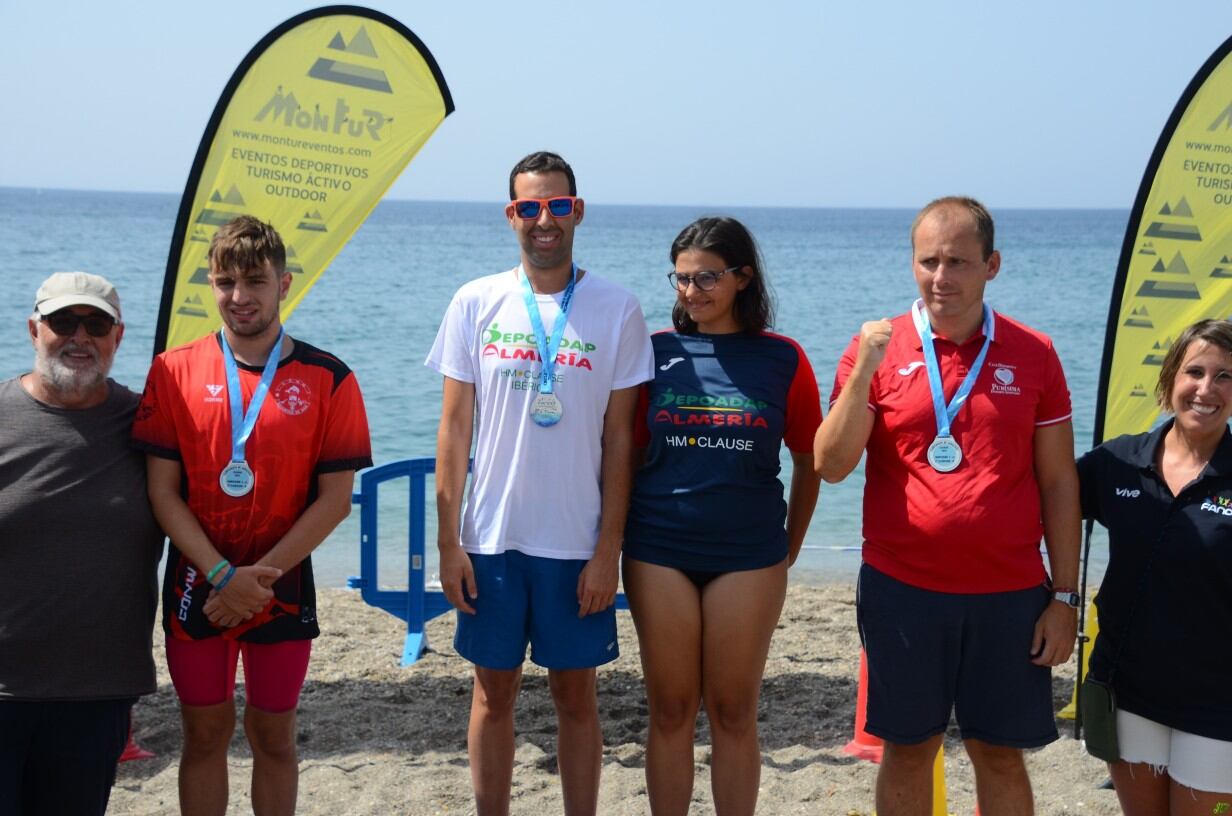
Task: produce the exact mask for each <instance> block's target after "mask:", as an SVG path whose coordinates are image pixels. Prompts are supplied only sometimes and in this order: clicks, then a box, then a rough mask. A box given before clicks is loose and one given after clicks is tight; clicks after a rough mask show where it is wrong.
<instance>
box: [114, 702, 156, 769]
mask: <svg viewBox="0 0 1232 816" xmlns="http://www.w3.org/2000/svg"><path fill="white" fill-rule="evenodd" d="M153 757H154V754H153V752H151V751H147V750H146V749H144V748H142V747H141V746H140V745H138V744H137V743H136V742H135V741H134V740H133V718H132V715H131V714H130V715H129V717H128V742H127V743H126V744H125V745H124V753H122V754H120V761H121V762H132V761H133V760H134V759H152V758H153Z"/></svg>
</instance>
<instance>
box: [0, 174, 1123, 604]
mask: <svg viewBox="0 0 1232 816" xmlns="http://www.w3.org/2000/svg"><path fill="white" fill-rule="evenodd" d="M587 203H588V205H589V206H588V207H587V209H586V221H585V222H584V223H583V224H582V225H581V226H580V227H579V228H578V231H577V234H576V238H575V244H574V255H575V258H576V260H577V261H578V263H579V265H580V266H582V267H584V268H586V269H588V270H591V271H593V272H595V273H597V274H600V275H603V276H605V277H607V278H610V279H611V280H614V281H616V282H618V283H621V284H623V285H624V286H626V287H628V288H629V289H631V290H632V291H633V292H635V293H636V294H637V296H638V298H639V299H640V301H641V304H642V309H643V311H644V312H645V314H646V319H647V322H648V324H649V325H650V327H651V329H659V328H667V327H669V326H670V325H671V320H670V314H671V307H672V302H673V299H674V297H675V296H674V293H673V291H672V290H671V289H670V288H669V285H668V283H667V280H666V273H667V271H668V270H669V269H670V268H671V265H670V262H669V258H668V250H669V247H670V246H671V242H672V240H673V238H675V236H676V235H677V233H678V232H679V231H680V230H681V229H682V228H683V227H684V226H685V225H686V224H688V223H689V222H691V221H692V220H693V219H695V218H697V217H699V216H702V215H730V216H733V217H735V218H738V219H740V220H741V221H743V222H744V223H745V224H746V225H748V227H749V228H750V229H751V230H752V232H753V233H754V235H755V236H756V237H757V240H758V242H759V243H760V246H761V250H762V253H763V255H764V258H765V263H766V270H767V278H768V280H769V281H770V283H771V286H772V288H773V289H774V292H775V295H776V301H777V317H776V320H775V329H776V330H777V331H779V332H781V333H783V334H786V335H789V336H791V337H793V338H795V339H796V340H797V341H798V342H799V343H800V344H801V345H802V346H803V347H804V349H805V351H806V352H807V354H808V356H809V359H810V361H811V362H812V365H813V369H814V371H815V372H816V375H817V381H818V383H819V385H820V387H821V392H822V395H823V402H824V401H826V400H827V399H828V395H829V393H830V390H831V386H832V383H833V379H834V370H835V365H836V363H837V361H838V358H839V356H840V355H841V353H842V351H843V349H844V348H845V347H846V345H847V343H848V342H849V341H850V339H851V337H852V336H853V335H854V334H855V333H856V332H858V330H859V328H860V325H861V323H863V322H864V321H866V320H874V319H878V318H881V317H886V316H892V315H896V314H900V313H902V312H904V311H906V310H907V308H909V306H910V304H911V302H912V300H913V299H914V297H915V296H916V292H915V285H914V281H913V278H912V275H911V264H910V261H911V247H910V239H909V229H910V225H911V220H912V218H913V217H914V215H915V213H914V211H913V210H909V209H796V208H764V207H740V206H630V205H616V204H605V203H604V202H603V201H602V200H590V201H588V202H587ZM178 206H179V196H178V195H170V194H145V193H112V192H82V191H66V190H36V189H17V188H2V187H0V349H2V350H3V352H4V353H3V354H2V355H0V379H6V378H8V377H11V376H16V375H18V374H21V373H23V372H25V371H28V370H30V367H31V365H32V361H33V351H32V348H31V345H30V339H29V335H28V333H27V328H26V319H27V318H28V317H29V315H30V314H31V312H32V307H33V303H34V292H35V290H36V289H37V288H38V285H39V283H41V282H42V280H43V279H44V278H45V277H47V276H48V275H49V274H51V273H52V272H57V271H64V270H84V271H87V272H93V273H96V274H100V275H104V276H105V277H107V278H109V279H110V280H111V281H112V282H113V283H114V284H115V285H116V287H117V288H118V289H119V291H120V296H121V298H122V302H123V309H124V321H125V335H124V339H123V342H122V344H121V347H120V349H119V351H118V352H117V354H116V359H115V364H114V367H113V369H112V376H113V377H114V378H115V379H116V380H118V381H119V382H121V383H123V384H125V385H127V386H129V387H130V388H132V389H134V390H137V391H139V390H140V389H141V387H142V384H143V382H144V380H145V375H146V371H147V370H148V368H149V363H150V359H151V356H152V354H153V342H154V328H155V322H156V319H157V316H158V306H159V301H160V297H161V293H162V286H163V278H164V275H165V270H166V267H167V255H168V251H169V248H170V244H171V237H172V229H173V227H174V222H175V216H176V211H177V208H178ZM503 208H504V202H502V201H491V202H485V203H476V202H419V201H383V202H381V203H380V204H379V205H378V206H377V208H376V209H375V210H374V211H373V213H372V215H371V216H370V217H369V218H368V220H367V222H365V223H364V225H363V226H362V227H361V228H360V229H359V231H358V232H356V234H355V235H354V237H352V239H351V241H350V242H349V243H348V244H347V246H346V247H345V248H344V249H343V250H342V251H341V252H340V253H339V254H338V256H337V257H336V258H335V259H334V261H333V263H332V264H331V265H330V268H329V269H328V270H327V271H326V273H325V274H324V275H323V276H322V277H321V279H320V280H319V281H318V283H317V284H316V286H315V287H314V288H313V289H312V290H311V292H310V293H309V294H308V296H307V297H306V298H305V299H304V301H303V302H302V303H301V305H300V306H299V307H298V308H297V309H296V310H295V312H294V313H293V314H292V315H291V316H290V318H289V319H288V320H287V328H288V331H289V332H290V333H291V334H293V335H295V336H297V337H301V338H303V339H305V340H307V341H309V342H311V343H313V344H314V345H317V346H319V347H322V348H325V349H327V350H329V351H331V352H333V353H334V354H336V355H337V356H338V357H340V358H341V359H342V360H344V361H345V362H346V363H347V364H348V365H349V366H350V367H351V368H352V370H354V372H355V374H356V376H357V377H358V379H359V383H360V386H361V388H362V390H363V393H364V398H365V402H366V405H367V410H368V420H369V424H370V426H371V430H372V447H373V459H374V460H375V462H376V463H377V464H378V465H379V464H384V463H387V462H391V461H395V460H400V459H408V458H419V457H431V456H432V455H433V451H434V448H435V434H436V426H437V419H438V415H439V410H440V396H441V381H440V377H439V376H438V375H436V374H435V373H433V372H432V371H430V370H429V369H427V368H425V367H424V365H423V361H424V357H425V356H426V355H427V353H428V349H429V347H430V346H431V344H432V340H433V337H434V336H435V334H436V329H437V325H438V323H439V321H440V317H441V315H442V313H443V312H444V310H445V307H446V305H447V304H448V302H449V299H450V297H451V296H452V294H453V292H454V291H455V290H456V289H457V288H458V287H459V286H460V285H461V284H462V283H464V282H466V281H467V280H470V279H471V278H475V277H478V276H480V275H485V274H489V273H492V272H497V271H500V270H504V269H508V268H510V267H512V266H514V265H516V264H517V260H518V250H517V244H516V242H515V239H514V236H513V234H512V233H511V231H510V229H509V225H508V223H507V222H506V221H505V219H504V213H503ZM993 214H994V216H995V218H996V222H997V245H998V248H999V249H1000V250H1001V254H1002V266H1001V272H1000V274H999V275H998V276H997V278H996V279H995V280H994V281H992V282H991V283H990V284H989V286H988V289H987V291H986V297H987V299H988V302H989V303H990V304H992V306H993V307H994V308H996V309H997V310H999V311H1002V312H1004V313H1006V314H1008V315H1011V316H1013V317H1015V318H1018V319H1020V320H1022V321H1024V322H1026V323H1027V324H1029V325H1031V326H1033V327H1035V328H1037V329H1039V330H1041V331H1043V332H1045V333H1047V334H1049V335H1050V336H1051V337H1052V338H1053V341H1054V344H1055V346H1056V348H1057V351H1058V353H1059V354H1060V356H1061V361H1062V363H1063V365H1064V367H1065V372H1066V375H1067V377H1068V380H1069V387H1070V392H1071V395H1072V399H1073V405H1074V432H1075V453H1081V452H1083V451H1085V450H1087V449H1088V448H1089V447H1090V446H1091V439H1092V432H1093V426H1094V418H1095V401H1096V386H1097V381H1098V377H1099V373H1098V372H1099V363H1100V357H1101V353H1102V348H1103V340H1104V328H1105V323H1106V321H1107V314H1108V303H1109V298H1110V296H1111V290H1112V282H1113V276H1114V273H1115V270H1116V264H1117V258H1118V254H1119V251H1120V246H1121V241H1122V239H1123V236H1124V232H1125V227H1126V222H1127V220H1128V216H1129V213H1128V211H1127V210H1067V209H1041V210H997V211H995V212H994V213H993ZM0 421H2V418H0ZM783 467H784V471H783V478H784V481H785V482H786V481H787V480H788V479H789V478H790V477H789V474H790V467H791V465H790V460H789V459H788V457H787V456H786V455H785V454H784V456H783ZM863 484H864V478H863V469H862V466H861V468H859V469H857V470H856V471H855V472H853V473H852V475H851V476H849V477H848V478H847V479H846V481H844V482H843V483H841V484H838V485H827V484H823V485H822V489H821V496H820V499H819V501H818V503H817V510H816V512H815V513H814V515H813V521H812V524H811V525H810V527H809V531H808V535H807V538H806V540H805V545H804V550H803V552H802V553H801V555H800V558H799V561H798V562H797V564H796V566H795V568H793V570H792V573H791V575H792V579H793V580H795V581H801V582H806V583H812V584H817V583H829V582H848V581H851V580H852V579H854V577H855V574H856V571H857V569H858V568H859V563H860V542H861V534H860V529H861V498H862V492H863ZM357 489H358V483H357ZM407 494H408V491H407V490H406V487H405V485H404V484H402V485H399V484H398V483H387V485H386V487H385V488H383V489H382V490H381V491H380V501H379V510H378V513H379V515H378V530H379V534H380V537H379V540H380V552H379V563H380V573H379V584H380V585H381V586H388V587H399V586H405V585H406V574H407V565H408V557H407V540H408V534H409V521H408V517H409V514H408V501H409V499H408V495H407ZM431 496H432V491H431V486H430V485H429V489H428V502H427V504H428V507H427V513H426V522H425V524H426V527H427V530H426V535H427V541H428V548H427V550H428V553H427V554H428V574H429V575H432V574H433V573H434V572H435V565H434V556H435V546H434V542H435V524H436V520H435V510H434V507H433V502H432V498H431ZM541 512H542V515H543V523H544V524H551V523H552V512H553V509H552V508H550V507H543V508H541ZM100 523H106V520H104V519H100ZM359 540H360V536H359V512H358V510H357V511H356V512H354V513H352V515H351V517H350V518H348V519H347V520H346V521H345V522H343V523H342V525H340V526H339V527H338V528H337V530H335V531H334V533H333V534H332V535H331V536H330V537H329V538H328V539H327V540H326V541H325V542H324V543H323V544H322V545H321V547H320V548H319V549H318V550H317V552H316V553H315V554H314V555H313V562H314V567H315V570H316V574H317V581H318V583H319V584H321V585H325V586H343V585H345V583H346V580H347V578H348V577H349V576H352V575H357V574H358V573H359ZM1106 562H1107V539H1106V537H1105V536H1104V535H1103V533H1102V531H1100V530H1097V531H1096V534H1095V536H1094V538H1093V540H1092V549H1091V564H1090V574H1091V581H1092V583H1097V582H1098V580H1099V578H1100V577H1101V576H1102V573H1103V568H1104V565H1105V564H1106Z"/></svg>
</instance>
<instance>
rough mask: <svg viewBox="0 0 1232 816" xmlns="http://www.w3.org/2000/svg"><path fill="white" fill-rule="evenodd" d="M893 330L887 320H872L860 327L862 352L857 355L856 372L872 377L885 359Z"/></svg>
mask: <svg viewBox="0 0 1232 816" xmlns="http://www.w3.org/2000/svg"><path fill="white" fill-rule="evenodd" d="M892 331H893V328H892V327H891V325H890V321H889V320H888V319H886V318H884V317H883V318H882V319H881V320H870V321H868V322H867V323H865V324H864V325H863V326H861V327H860V350H859V351H858V352H857V354H856V366H855V367H856V370H857V371H860V372H862V373H865V374H869V375H871V374H872V373H873V372H874V371H876V370H877V366H879V365H881V361H882V360H884V359H885V354H886V346H888V345H889V344H890V334H891V332H892Z"/></svg>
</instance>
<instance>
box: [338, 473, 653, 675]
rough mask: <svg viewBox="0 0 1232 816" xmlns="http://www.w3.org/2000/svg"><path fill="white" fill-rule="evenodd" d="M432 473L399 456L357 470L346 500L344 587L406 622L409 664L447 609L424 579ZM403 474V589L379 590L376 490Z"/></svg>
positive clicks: (622, 604) (623, 604)
mask: <svg viewBox="0 0 1232 816" xmlns="http://www.w3.org/2000/svg"><path fill="white" fill-rule="evenodd" d="M432 473H436V459H433V458H424V459H400V460H398V461H396V462H390V463H388V464H384V465H380V466H379V467H374V468H371V469H369V470H365V471H364V472H363V473H361V474H360V475H359V492H357V493H354V494H352V496H351V503H352V504H357V505H359V575H357V576H351V577H350V578H348V579H347V586H348V587H350V588H351V589H358V590H359V591H360V594H361V596H362V597H363V599H364V603H366V604H368V605H369V606H375V607H377V608H378V609H383V610H385V611H386V612H388V613H389V614H391V615H393V616H395V617H397V618H400V619H402V620H404V621H406V641H405V643H404V644H403V647H402V665H403V666H410V665H413V664H414V663H415V661H417V660H419V658H420V657H421V656H422V655H423V652H424V649H426V648H427V646H428V636H427V633H426V632H425V627H426V626H427V623H428V621H430V620H432V619H433V618H435V617H437V616H438V615H442V614H444V613H445V612H448V611H449V610H450V609H451V607H450V605H449V601H447V600H445V593H443V592H441V591H440V590H439V589H431V590H430V589H428V584H427V577H426V571H427V567H428V563H427V562H428V559H427V542H426V540H425V532H424V530H425V528H426V526H427V517H426V515H425V507H426V504H425V501H426V498H427V478H426V477H427V476H428V475H429V474H432ZM402 478H406V479H408V480H409V481H408V483H407V495H408V498H409V502H408V505H409V506H408V509H407V522H408V523H407V570H406V589H380V588H379V586H380V581H379V580H378V576H379V575H380V573H379V561H378V553H379V551H380V547H379V533H378V525H377V518H378V515H379V514H378V511H377V488H378V487H380V485H381V484H382V483H384V482H388V481H390V480H391V479H402ZM616 608H617V609H628V608H629V604H628V601H626V599H625V596H624V593H621V594H619V595H617V596H616Z"/></svg>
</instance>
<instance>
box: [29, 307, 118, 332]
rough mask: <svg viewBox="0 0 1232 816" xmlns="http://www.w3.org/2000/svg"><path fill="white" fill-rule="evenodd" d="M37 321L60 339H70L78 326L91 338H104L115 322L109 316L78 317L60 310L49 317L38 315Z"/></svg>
mask: <svg viewBox="0 0 1232 816" xmlns="http://www.w3.org/2000/svg"><path fill="white" fill-rule="evenodd" d="M39 320H41V321H42V322H43V323H46V324H47V325H48V326H50V327H51V330H52V331H53V332H55V333H56V334H58V335H60V336H61V337H72V336H73V335H74V334H76V333H77V327H78V326H85V327H86V334H88V335H90V336H91V337H106V336H107V335H108V334H111V330H112V329H114V328H115V326H116V321H115V318H113V317H112V316H111V315H104V314H98V313H93V314H87V315H79V314H77V313H76V312H70V311H68V310H67V309H61V310H60V311H58V312H53V313H52V314H49V315H40V316H39Z"/></svg>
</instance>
